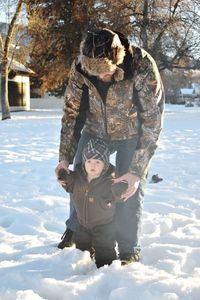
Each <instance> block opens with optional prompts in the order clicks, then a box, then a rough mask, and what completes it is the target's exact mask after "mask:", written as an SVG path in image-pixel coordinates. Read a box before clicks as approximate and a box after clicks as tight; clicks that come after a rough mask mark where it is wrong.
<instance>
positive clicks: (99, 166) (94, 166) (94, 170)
mask: <svg viewBox="0 0 200 300" xmlns="http://www.w3.org/2000/svg"><path fill="white" fill-rule="evenodd" d="M103 169H104V162H103V161H102V160H99V159H93V158H91V159H87V160H86V161H85V170H86V172H87V175H88V176H89V177H90V178H96V177H99V176H100V175H101V173H102V171H103Z"/></svg>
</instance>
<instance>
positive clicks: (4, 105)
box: [0, 0, 24, 120]
mask: <svg viewBox="0 0 200 300" xmlns="http://www.w3.org/2000/svg"><path fill="white" fill-rule="evenodd" d="M23 4H24V1H23V0H19V1H18V2H17V6H16V9H15V12H14V15H13V17H12V19H11V21H10V23H9V26H8V31H7V34H6V36H5V38H4V37H3V35H2V34H0V46H1V109H2V120H5V119H10V118H11V115H10V107H9V101H8V73H9V54H10V47H11V44H12V41H13V38H14V36H15V33H16V31H17V27H18V25H17V20H18V18H19V15H20V12H21V10H22V6H23Z"/></svg>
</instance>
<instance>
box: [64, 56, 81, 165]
mask: <svg viewBox="0 0 200 300" xmlns="http://www.w3.org/2000/svg"><path fill="white" fill-rule="evenodd" d="M83 90H84V82H83V79H82V75H81V74H80V73H79V72H77V70H76V64H75V61H74V62H73V64H72V67H71V71H70V77H69V82H68V85H67V88H66V91H65V97H64V106H63V111H64V114H63V117H62V120H61V122H62V126H61V133H60V147H59V161H61V160H67V161H68V162H69V163H73V158H74V155H75V153H76V149H77V144H78V140H77V138H76V137H77V136H80V134H77V133H76V124H77V122H76V121H77V119H78V117H79V113H80V105H81V98H82V94H83ZM82 125H83V124H82ZM81 129H82V128H79V131H80V130H81Z"/></svg>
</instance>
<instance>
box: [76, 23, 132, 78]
mask: <svg viewBox="0 0 200 300" xmlns="http://www.w3.org/2000/svg"><path fill="white" fill-rule="evenodd" d="M125 54H126V51H125V48H124V46H123V45H122V43H121V40H120V38H119V36H118V34H117V33H115V32H113V31H111V30H109V29H106V28H103V29H97V30H95V31H93V32H88V35H87V37H86V38H85V39H84V40H83V41H82V42H81V45H80V56H79V62H80V63H81V66H82V69H83V71H86V72H87V73H88V74H89V75H92V76H98V75H99V74H100V73H107V72H114V78H115V80H116V81H119V80H123V78H124V71H123V69H122V68H120V67H119V65H121V64H122V63H123V60H124V57H125Z"/></svg>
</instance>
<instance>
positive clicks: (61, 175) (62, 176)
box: [58, 168, 75, 193]
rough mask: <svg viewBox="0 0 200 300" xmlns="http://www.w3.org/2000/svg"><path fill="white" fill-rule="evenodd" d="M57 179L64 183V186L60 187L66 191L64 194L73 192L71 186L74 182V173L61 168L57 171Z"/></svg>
mask: <svg viewBox="0 0 200 300" xmlns="http://www.w3.org/2000/svg"><path fill="white" fill-rule="evenodd" d="M58 179H59V180H62V181H64V185H62V187H63V188H64V189H65V190H66V192H68V193H72V192H73V186H74V181H75V174H74V172H72V171H68V172H67V171H66V170H65V169H63V168H62V169H60V170H59V171H58Z"/></svg>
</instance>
